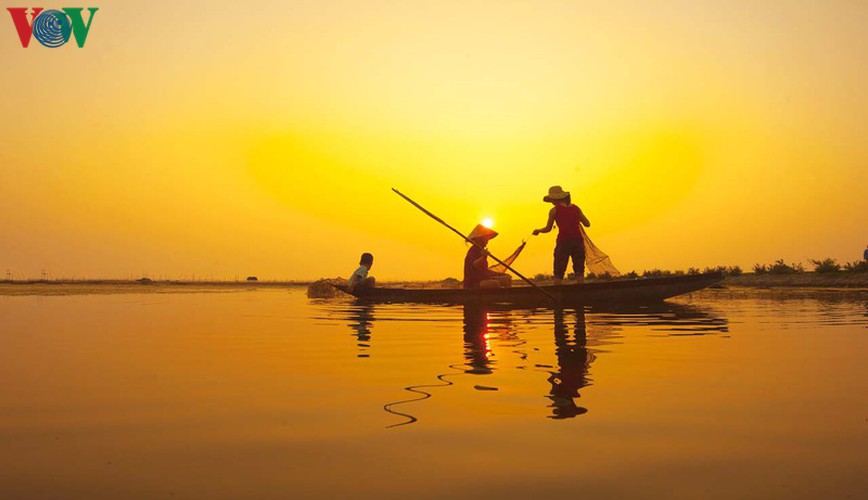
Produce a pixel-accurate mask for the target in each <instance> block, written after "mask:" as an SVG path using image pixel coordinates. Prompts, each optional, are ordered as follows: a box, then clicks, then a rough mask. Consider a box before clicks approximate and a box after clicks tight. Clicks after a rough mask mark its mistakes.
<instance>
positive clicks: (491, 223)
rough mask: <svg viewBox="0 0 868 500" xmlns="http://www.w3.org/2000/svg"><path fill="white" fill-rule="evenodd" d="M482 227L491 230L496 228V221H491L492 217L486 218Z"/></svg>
mask: <svg viewBox="0 0 868 500" xmlns="http://www.w3.org/2000/svg"><path fill="white" fill-rule="evenodd" d="M482 225H483V226H485V227H487V228H488V229H491V228H493V227H494V221H493V220H491V217H486V218H484V219H482Z"/></svg>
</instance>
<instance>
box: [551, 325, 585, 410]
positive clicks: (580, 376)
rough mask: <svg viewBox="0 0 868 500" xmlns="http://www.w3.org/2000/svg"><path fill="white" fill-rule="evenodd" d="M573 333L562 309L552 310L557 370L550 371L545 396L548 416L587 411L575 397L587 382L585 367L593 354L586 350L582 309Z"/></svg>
mask: <svg viewBox="0 0 868 500" xmlns="http://www.w3.org/2000/svg"><path fill="white" fill-rule="evenodd" d="M573 312H574V313H575V316H576V323H575V327H574V328H573V334H572V335H570V331H569V328H568V327H567V325H566V322H565V321H564V310H563V309H555V311H554V333H555V355H556V356H557V358H558V371H557V372H550V373H551V376H550V377H549V378H548V381H549V383H550V384H551V385H552V387H551V391H549V396H548V398H549V399H551V400H552V404H551V405H549V407H550V408H552V415H551V416H550V417H549V418H554V419H565V418H573V417H575V416H576V415H582V414H584V413H587V412H588V410H587V408H584V407H581V406H577V405H576V402H575V398H578V397H580V395H579V389H581V388H582V387H585V386H588V385H590V383H591V382H590V379H589V378H588V369H589V368H590V365H591V362H592V361H593V360H594V355H593V354H591V353H590V352H588V348H587V342H588V341H587V335H586V329H585V311H584V310H583V309H576V310H575V311H573Z"/></svg>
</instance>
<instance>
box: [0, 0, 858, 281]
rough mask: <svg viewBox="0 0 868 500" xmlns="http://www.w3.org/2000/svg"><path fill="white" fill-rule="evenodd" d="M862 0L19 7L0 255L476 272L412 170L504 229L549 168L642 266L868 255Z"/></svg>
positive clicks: (216, 1)
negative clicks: (366, 256) (31, 35)
mask: <svg viewBox="0 0 868 500" xmlns="http://www.w3.org/2000/svg"><path fill="white" fill-rule="evenodd" d="M40 5H42V6H43V7H45V8H52V7H53V8H59V7H64V6H68V5H66V3H64V2H53V1H51V2H49V1H46V2H42V3H41V4H40ZM866 5H868V4H865V3H864V2H845V1H839V2H820V1H816V2H796V1H794V2H783V3H782V2H778V1H751V2H747V1H744V2H741V1H738V2H696V1H659V2H644V1H641V2H640V1H634V2H615V1H605V2H563V1H559V2H509V1H507V2H504V1H497V2H472V1H471V2H467V1H462V2H427V1H424V2H413V1H404V2H384V1H366V2H356V1H347V2H324V1H315V2H314V1H311V2H292V1H274V2H258V3H257V4H256V7H252V6H250V5H247V4H244V3H239V2H228V1H222V0H211V1H208V2H183V3H182V4H179V3H177V2H165V1H152V2H118V1H114V2H106V3H105V4H98V3H97V4H93V6H96V7H100V11H99V12H98V13H97V17H96V18H95V20H94V22H93V25H92V28H91V33H90V36H89V38H88V40H87V44H86V45H85V47H84V48H83V49H79V48H77V47H76V46H75V45H74V44H70V45H67V46H64V47H61V48H58V49H46V48H44V47H41V46H40V45H39V44H38V43H37V42H35V41H34V42H33V43H32V45H31V47H30V48H28V49H22V48H21V46H20V43H19V42H18V37H17V34H16V32H15V30H14V28H13V25H12V21H11V18H10V17H9V16H8V13H5V12H0V14H3V15H2V16H0V57H2V61H3V70H2V73H0V92H2V95H3V98H2V100H0V117H2V121H0V137H2V141H3V142H2V145H3V147H2V148H0V214H2V215H0V242H2V243H0V271H5V269H11V270H12V272H13V273H15V275H16V276H17V277H28V276H29V277H37V276H38V275H39V274H40V271H41V269H46V270H47V272H49V273H50V274H51V275H52V276H55V277H61V276H65V277H73V276H76V277H83V276H88V277H130V276H133V277H138V276H140V275H142V274H147V275H149V276H151V277H169V278H179V277H191V276H192V275H196V276H197V277H203V278H208V277H213V278H233V277H235V276H246V275H248V274H256V275H258V276H260V278H263V279H285V278H297V279H310V278H319V277H323V276H329V277H331V276H336V275H344V276H346V275H347V274H349V273H350V272H351V271H352V269H353V268H354V267H355V265H356V263H357V259H358V255H359V254H360V253H361V252H363V251H370V252H373V253H374V255H375V258H376V261H375V267H374V274H376V275H377V276H379V277H381V278H386V279H416V278H430V279H436V278H443V277H446V276H455V277H460V273H461V265H462V260H463V255H464V252H465V246H464V244H463V243H462V242H461V241H460V240H459V239H458V238H457V237H456V236H454V235H451V234H450V233H449V232H448V231H446V230H445V229H443V228H441V227H439V226H438V225H436V223H435V222H433V221H431V220H430V219H427V218H425V217H424V216H423V215H422V214H421V213H419V212H417V211H416V210H415V209H413V208H412V207H411V206H410V205H408V204H407V203H406V202H404V201H402V200H401V199H399V198H398V197H397V196H395V195H394V194H393V193H391V191H390V188H391V187H397V188H398V189H401V190H402V191H404V192H405V193H406V194H408V195H410V196H411V197H414V198H416V199H417V201H419V202H420V203H422V204H423V205H426V206H427V207H428V208H429V209H431V210H432V211H434V212H435V213H438V214H439V215H441V216H442V217H443V218H445V219H446V220H448V221H450V222H451V223H452V224H453V225H455V226H457V227H459V228H462V229H465V230H467V231H469V230H470V228H472V227H473V225H474V224H476V223H477V222H479V221H480V220H481V219H482V218H483V217H485V216H489V217H492V218H493V219H494V221H495V229H497V230H498V231H500V233H501V236H500V237H499V238H498V239H496V240H494V242H492V244H491V248H492V250H493V251H494V252H495V254H502V255H506V254H508V253H510V252H511V251H512V250H513V249H514V247H515V246H517V245H518V244H519V242H520V241H521V239H522V238H527V237H528V236H529V235H530V232H531V231H532V230H533V229H534V228H535V227H540V226H542V225H543V224H544V223H545V218H546V214H547V211H548V206H546V205H545V204H543V203H542V202H541V197H542V196H543V195H544V194H545V192H546V190H547V189H548V187H549V186H550V185H552V184H561V185H563V186H564V188H566V189H568V190H570V191H572V193H573V199H574V202H576V203H577V204H579V205H580V206H581V207H582V209H583V210H584V211H585V213H586V214H587V216H588V218H589V219H590V220H591V222H592V227H591V230H590V235H591V236H592V237H593V238H594V240H595V242H596V243H597V244H598V245H599V246H600V247H601V248H603V250H605V251H606V252H608V253H609V254H610V255H611V257H612V260H613V261H614V263H615V264H616V265H617V266H619V267H620V268H621V269H622V270H624V271H627V270H631V269H635V270H639V271H641V270H643V269H650V268H655V267H657V268H666V269H679V268H680V269H686V268H687V267H690V266H696V267H704V266H710V265H741V266H742V267H744V268H749V267H751V266H752V265H753V264H754V263H756V262H763V263H766V262H771V261H773V260H774V259H777V258H784V259H786V260H787V261H803V262H805V261H807V259H810V258H821V257H833V258H836V259H838V260H839V261H853V260H856V259H857V258H859V257H860V256H861V252H862V249H863V248H864V247H865V244H866V243H868V231H866V228H868V224H866V223H868V217H866V212H868V196H866V191H868V189H866V186H868V174H866V172H868V146H866V145H865V140H864V138H865V137H866V136H868V125H866V123H868V122H866V120H865V116H868V95H866V93H865V92H864V89H865V88H868V73H866V67H868V55H866V54H868V41H866V38H865V36H864V26H865V25H866V22H868V6H866ZM82 6H84V4H82ZM87 6H90V4H88V5H87ZM553 245H554V236H553V234H550V235H547V236H540V237H536V238H533V239H531V240H530V243H529V244H528V247H527V250H526V252H525V255H523V256H522V258H521V260H519V261H518V262H517V263H516V265H517V267H518V268H519V269H520V270H522V271H523V272H524V273H525V274H535V273H538V272H550V267H551V250H552V247H553Z"/></svg>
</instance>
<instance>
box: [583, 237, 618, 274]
mask: <svg viewBox="0 0 868 500" xmlns="http://www.w3.org/2000/svg"><path fill="white" fill-rule="evenodd" d="M579 229H580V230H581V231H582V239H583V240H584V241H585V267H586V268H588V271H589V272H592V273H594V274H596V275H597V276H602V275H604V274H608V275H609V276H620V275H621V272H620V271H618V269H617V268H616V267H615V265H614V264H612V260H611V259H609V256H608V255H606V254H605V253H603V251H602V250H600V249H599V248H598V247H597V245H594V242H593V241H591V238H589V237H588V233H586V232H585V228H584V227H582V226H579Z"/></svg>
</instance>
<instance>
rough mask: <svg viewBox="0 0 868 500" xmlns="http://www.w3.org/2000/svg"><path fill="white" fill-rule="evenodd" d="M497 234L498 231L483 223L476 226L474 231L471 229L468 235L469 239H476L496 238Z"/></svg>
mask: <svg viewBox="0 0 868 500" xmlns="http://www.w3.org/2000/svg"><path fill="white" fill-rule="evenodd" d="M495 236H497V231H495V230H494V229H489V228H487V227H485V226H483V225H482V224H477V225H476V227H474V228H473V231H470V234H468V235H467V238H468V239H471V240H475V239H478V238H488V239H489V240H490V239H491V238H494V237H495Z"/></svg>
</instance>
